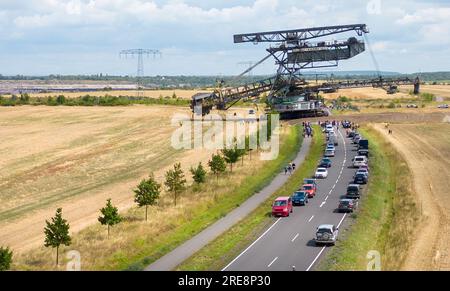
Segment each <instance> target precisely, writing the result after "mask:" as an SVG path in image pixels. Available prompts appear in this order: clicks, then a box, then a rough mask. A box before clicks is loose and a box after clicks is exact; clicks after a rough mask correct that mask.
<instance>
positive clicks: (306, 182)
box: [303, 178, 319, 192]
mask: <svg viewBox="0 0 450 291" xmlns="http://www.w3.org/2000/svg"><path fill="white" fill-rule="evenodd" d="M303 185H314V187H315V188H316V192H317V191H318V190H319V185H318V184H317V180H316V179H309V178H307V179H303Z"/></svg>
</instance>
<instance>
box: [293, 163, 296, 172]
mask: <svg viewBox="0 0 450 291" xmlns="http://www.w3.org/2000/svg"><path fill="white" fill-rule="evenodd" d="M296 167H297V165H295V163H292V170H293V171H295V168H296Z"/></svg>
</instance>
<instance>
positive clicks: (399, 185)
mask: <svg viewBox="0 0 450 291" xmlns="http://www.w3.org/2000/svg"><path fill="white" fill-rule="evenodd" d="M361 132H362V134H363V135H364V136H365V137H367V138H368V139H369V140H370V145H371V161H370V162H371V166H370V167H371V179H370V182H369V185H368V188H367V194H366V195H365V197H364V198H363V201H362V202H361V209H360V211H359V212H358V213H356V214H355V215H353V216H352V218H351V219H352V220H353V222H352V225H351V227H350V230H349V231H348V233H346V234H345V237H344V238H343V240H342V241H341V242H340V243H339V244H338V245H337V246H336V247H335V248H333V250H332V251H331V252H330V254H329V256H328V257H327V258H326V259H325V260H324V261H322V263H321V264H320V265H319V268H318V269H319V270H327V271H364V270H367V268H368V267H367V266H368V263H369V259H367V255H368V253H369V252H370V251H372V250H374V251H378V252H379V253H380V254H381V268H382V270H385V271H390V270H399V269H400V267H401V265H402V263H403V262H404V259H405V256H406V252H407V250H408V248H409V246H410V245H411V241H410V239H409V238H411V235H410V234H411V232H412V231H413V228H414V225H415V223H416V222H417V221H418V219H419V213H420V212H418V207H417V205H416V204H415V202H414V194H413V192H412V180H411V177H412V174H411V172H410V169H409V168H408V165H407V164H406V162H405V161H404V160H403V158H402V157H401V155H400V154H398V152H397V151H396V150H395V149H394V148H393V147H392V145H390V143H389V142H388V141H386V140H385V139H384V138H383V137H382V136H381V135H380V134H379V133H378V132H376V131H375V130H374V129H372V128H370V127H366V128H364V129H362V130H361Z"/></svg>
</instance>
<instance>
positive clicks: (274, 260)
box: [267, 257, 278, 268]
mask: <svg viewBox="0 0 450 291" xmlns="http://www.w3.org/2000/svg"><path fill="white" fill-rule="evenodd" d="M277 260H278V257H276V258H275V259H273V261H272V262H271V263H270V264H269V265H268V266H267V268H270V267H271V266H272V265H273V263H275V262H276V261H277Z"/></svg>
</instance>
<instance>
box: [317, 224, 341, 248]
mask: <svg viewBox="0 0 450 291" xmlns="http://www.w3.org/2000/svg"><path fill="white" fill-rule="evenodd" d="M338 235H339V229H338V228H337V227H336V226H334V225H332V224H323V225H320V226H319V227H318V228H317V231H316V238H315V242H316V244H317V245H321V244H325V245H333V246H334V245H335V244H336V242H337V240H338Z"/></svg>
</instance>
